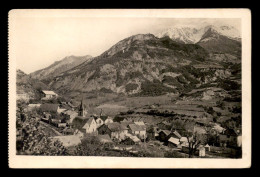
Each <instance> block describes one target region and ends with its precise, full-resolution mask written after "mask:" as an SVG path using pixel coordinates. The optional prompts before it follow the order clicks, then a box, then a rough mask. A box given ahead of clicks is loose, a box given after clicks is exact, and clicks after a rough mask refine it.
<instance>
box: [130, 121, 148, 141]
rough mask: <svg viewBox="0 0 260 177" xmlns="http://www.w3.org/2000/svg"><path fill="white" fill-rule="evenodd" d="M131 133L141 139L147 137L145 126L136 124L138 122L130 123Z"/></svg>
mask: <svg viewBox="0 0 260 177" xmlns="http://www.w3.org/2000/svg"><path fill="white" fill-rule="evenodd" d="M129 128H130V133H132V134H134V135H137V136H138V137H140V138H141V139H145V138H146V129H145V127H144V126H140V125H136V124H130V125H129Z"/></svg>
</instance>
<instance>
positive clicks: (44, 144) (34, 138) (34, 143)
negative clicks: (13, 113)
mask: <svg viewBox="0 0 260 177" xmlns="http://www.w3.org/2000/svg"><path fill="white" fill-rule="evenodd" d="M16 124H17V126H16V130H17V138H16V150H17V154H20V155H21V154H24V155H66V154H67V149H66V148H65V147H64V146H63V145H62V144H61V142H59V141H55V142H53V141H52V140H51V139H50V138H49V137H50V134H49V133H48V132H45V131H44V130H43V128H42V127H41V124H40V122H39V120H36V119H34V118H32V117H31V116H27V118H26V119H25V120H23V121H22V120H21V118H20V117H19V116H18V117H17V121H16Z"/></svg>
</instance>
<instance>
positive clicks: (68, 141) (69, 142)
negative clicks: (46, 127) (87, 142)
mask: <svg viewBox="0 0 260 177" xmlns="http://www.w3.org/2000/svg"><path fill="white" fill-rule="evenodd" d="M52 139H53V140H54V141H55V140H59V141H60V142H61V143H62V145H63V146H64V147H70V146H77V145H78V144H80V143H81V140H80V138H79V137H78V136H76V135H69V136H55V137H52Z"/></svg>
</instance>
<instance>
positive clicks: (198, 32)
mask: <svg viewBox="0 0 260 177" xmlns="http://www.w3.org/2000/svg"><path fill="white" fill-rule="evenodd" d="M208 30H214V31H215V32H216V33H218V34H220V35H223V36H226V37H228V38H230V39H233V40H240V32H239V31H238V30H237V29H236V28H235V27H233V26H227V25H225V26H219V27H217V26H213V25H209V26H205V27H202V28H193V27H185V26H176V27H173V28H168V29H166V30H163V31H161V32H160V33H158V34H156V36H157V37H159V38H161V37H165V36H168V37H170V38H171V39H173V40H175V41H178V42H183V43H185V44H195V43H197V42H199V41H200V40H201V38H202V37H203V36H204V34H205V33H206V32H207V31H208Z"/></svg>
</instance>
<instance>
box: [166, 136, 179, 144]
mask: <svg viewBox="0 0 260 177" xmlns="http://www.w3.org/2000/svg"><path fill="white" fill-rule="evenodd" d="M168 141H169V142H171V143H173V144H176V145H178V144H180V141H179V139H177V138H174V137H170V139H169V140H168Z"/></svg>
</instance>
